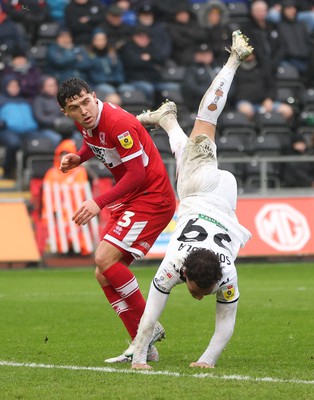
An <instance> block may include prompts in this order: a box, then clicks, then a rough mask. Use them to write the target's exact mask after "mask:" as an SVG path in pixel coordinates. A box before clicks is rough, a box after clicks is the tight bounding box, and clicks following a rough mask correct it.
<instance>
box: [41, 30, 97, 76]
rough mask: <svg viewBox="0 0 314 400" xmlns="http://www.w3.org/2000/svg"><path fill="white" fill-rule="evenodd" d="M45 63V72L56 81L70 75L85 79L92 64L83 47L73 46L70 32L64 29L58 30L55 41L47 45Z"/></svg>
mask: <svg viewBox="0 0 314 400" xmlns="http://www.w3.org/2000/svg"><path fill="white" fill-rule="evenodd" d="M47 64H48V65H47V73H48V74H49V75H53V76H54V77H55V78H56V79H57V80H58V82H61V81H62V80H65V79H67V78H69V77H71V76H76V77H80V78H84V79H85V78H86V75H87V72H88V71H89V69H90V67H91V65H92V63H91V60H90V58H89V57H88V54H87V51H86V50H85V48H83V47H81V46H75V45H74V43H73V40H72V36H71V33H70V32H69V31H68V30H66V29H61V30H60V32H59V33H58V36H57V39H56V43H52V44H50V45H48V50H47Z"/></svg>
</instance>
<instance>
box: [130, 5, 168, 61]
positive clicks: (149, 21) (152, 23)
mask: <svg viewBox="0 0 314 400" xmlns="http://www.w3.org/2000/svg"><path fill="white" fill-rule="evenodd" d="M137 18H138V24H139V25H142V26H144V27H146V28H147V29H148V31H149V34H150V36H151V38H152V46H156V48H157V49H158V51H159V57H160V61H161V62H162V63H163V62H166V61H167V60H169V58H170V56H171V52H172V44H171V38H170V36H169V33H168V31H167V25H166V23H165V22H160V21H157V20H156V17H155V13H154V9H153V7H152V6H151V5H150V4H144V5H142V6H141V7H139V9H138V11H137Z"/></svg>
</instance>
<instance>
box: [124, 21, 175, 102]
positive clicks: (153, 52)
mask: <svg viewBox="0 0 314 400" xmlns="http://www.w3.org/2000/svg"><path fill="white" fill-rule="evenodd" d="M151 42H152V40H151V37H150V34H149V31H148V30H147V28H144V27H143V26H140V25H139V26H136V27H134V28H133V34H132V39H131V40H130V41H129V42H128V43H127V44H126V45H125V46H124V47H123V48H122V50H121V57H122V62H123V65H124V69H125V75H126V82H127V83H129V84H130V85H131V86H132V87H133V88H135V89H138V90H141V91H142V92H143V93H144V94H145V96H146V98H147V101H148V103H149V104H153V103H154V101H155V92H156V91H162V90H168V89H177V88H178V86H179V85H178V84H177V83H174V82H162V77H161V67H162V65H161V62H160V57H159V52H158V49H157V48H156V46H153V45H152V43H151Z"/></svg>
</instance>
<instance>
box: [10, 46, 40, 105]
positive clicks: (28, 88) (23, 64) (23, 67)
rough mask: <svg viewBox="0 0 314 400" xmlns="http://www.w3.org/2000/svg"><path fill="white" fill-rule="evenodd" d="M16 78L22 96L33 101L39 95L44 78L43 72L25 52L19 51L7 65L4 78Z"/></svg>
mask: <svg viewBox="0 0 314 400" xmlns="http://www.w3.org/2000/svg"><path fill="white" fill-rule="evenodd" d="M6 76H14V77H15V78H16V79H17V80H18V81H19V84H20V89H21V96H23V97H25V98H26V99H28V100H30V101H32V100H33V98H34V97H35V96H36V95H37V94H38V91H39V87H40V81H41V77H42V72H41V70H40V69H39V68H38V67H37V66H36V65H35V64H34V63H33V62H32V60H31V59H30V58H29V57H28V56H27V54H26V53H25V52H24V51H17V52H16V53H14V54H13V56H12V59H11V60H10V62H9V63H8V64H6V66H5V68H4V71H3V77H6Z"/></svg>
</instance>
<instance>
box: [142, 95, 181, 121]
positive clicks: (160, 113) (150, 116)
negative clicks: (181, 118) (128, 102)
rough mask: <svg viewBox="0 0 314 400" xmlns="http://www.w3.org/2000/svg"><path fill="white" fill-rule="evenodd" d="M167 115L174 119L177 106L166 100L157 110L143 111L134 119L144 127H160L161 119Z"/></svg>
mask: <svg viewBox="0 0 314 400" xmlns="http://www.w3.org/2000/svg"><path fill="white" fill-rule="evenodd" d="M168 114H173V115H174V116H175V117H176V116H177V106H176V103H174V102H173V101H169V100H166V101H165V102H164V103H162V105H161V106H160V107H159V108H157V110H155V111H151V110H147V111H143V112H142V114H140V115H137V117H136V118H137V119H138V120H139V121H140V123H141V124H142V125H144V126H149V125H154V126H161V121H162V119H163V118H164V117H165V116H166V115H168Z"/></svg>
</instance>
